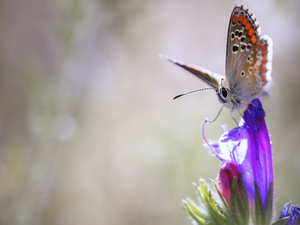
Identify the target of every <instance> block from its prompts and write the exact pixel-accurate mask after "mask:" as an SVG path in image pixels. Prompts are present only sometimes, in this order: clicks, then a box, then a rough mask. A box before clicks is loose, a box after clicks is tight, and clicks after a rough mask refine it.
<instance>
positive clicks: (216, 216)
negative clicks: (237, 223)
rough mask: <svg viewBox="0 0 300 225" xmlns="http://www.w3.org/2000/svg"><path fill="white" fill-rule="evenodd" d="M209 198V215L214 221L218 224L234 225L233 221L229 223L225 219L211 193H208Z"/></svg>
mask: <svg viewBox="0 0 300 225" xmlns="http://www.w3.org/2000/svg"><path fill="white" fill-rule="evenodd" d="M208 198H209V204H208V210H209V214H210V216H211V217H212V219H213V220H214V222H215V223H216V224H222V225H233V224H234V223H232V222H231V221H229V220H228V219H227V218H225V217H224V216H223V215H222V214H221V213H220V212H219V211H218V209H217V208H216V206H215V204H214V201H213V199H212V196H211V192H210V191H209V192H208Z"/></svg>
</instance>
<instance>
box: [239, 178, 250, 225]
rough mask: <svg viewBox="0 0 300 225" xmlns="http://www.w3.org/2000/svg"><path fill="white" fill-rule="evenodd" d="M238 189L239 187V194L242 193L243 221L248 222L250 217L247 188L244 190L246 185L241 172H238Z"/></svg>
mask: <svg viewBox="0 0 300 225" xmlns="http://www.w3.org/2000/svg"><path fill="white" fill-rule="evenodd" d="M240 189H241V194H242V202H243V205H244V209H245V221H246V222H247V223H248V222H249V218H250V207H249V199H248V194H247V190H246V187H245V184H244V180H243V174H242V173H240Z"/></svg>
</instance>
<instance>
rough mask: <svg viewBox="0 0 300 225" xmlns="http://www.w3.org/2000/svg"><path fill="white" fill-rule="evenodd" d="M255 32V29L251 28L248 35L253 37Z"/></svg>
mask: <svg viewBox="0 0 300 225" xmlns="http://www.w3.org/2000/svg"><path fill="white" fill-rule="evenodd" d="M253 34H254V29H253V28H251V29H250V30H249V32H248V35H249V36H250V37H251V36H252V35H253Z"/></svg>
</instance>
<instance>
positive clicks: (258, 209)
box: [254, 181, 266, 225]
mask: <svg viewBox="0 0 300 225" xmlns="http://www.w3.org/2000/svg"><path fill="white" fill-rule="evenodd" d="M254 186H255V215H254V216H255V222H256V223H255V224H256V225H265V224H266V223H265V211H264V206H263V203H262V200H261V197H260V194H259V191H258V187H257V184H256V181H254Z"/></svg>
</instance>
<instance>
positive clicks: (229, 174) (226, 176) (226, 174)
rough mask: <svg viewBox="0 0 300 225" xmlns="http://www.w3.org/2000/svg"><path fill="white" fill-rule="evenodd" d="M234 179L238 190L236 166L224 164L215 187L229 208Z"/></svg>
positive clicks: (231, 163)
mask: <svg viewBox="0 0 300 225" xmlns="http://www.w3.org/2000/svg"><path fill="white" fill-rule="evenodd" d="M234 177H236V179H237V184H238V188H239V190H240V185H239V184H240V173H239V170H238V168H237V165H236V164H235V163H233V162H227V163H225V164H224V165H223V166H222V168H221V169H220V172H219V175H218V184H217V186H218V188H219V191H220V193H221V195H222V196H223V198H224V199H225V200H226V202H227V204H228V206H230V195H231V188H232V182H233V178H234ZM240 194H241V193H240Z"/></svg>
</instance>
